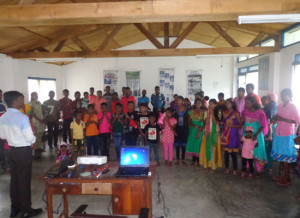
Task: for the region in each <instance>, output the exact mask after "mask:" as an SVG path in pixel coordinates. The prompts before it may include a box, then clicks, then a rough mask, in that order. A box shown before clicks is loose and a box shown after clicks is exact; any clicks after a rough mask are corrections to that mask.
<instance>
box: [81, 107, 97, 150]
mask: <svg viewBox="0 0 300 218" xmlns="http://www.w3.org/2000/svg"><path fill="white" fill-rule="evenodd" d="M83 121H84V122H85V126H86V129H85V136H86V145H87V155H92V154H93V155H99V135H98V127H97V126H98V117H97V115H96V114H95V108H94V105H93V104H89V105H88V107H87V114H85V115H84V119H83ZM92 150H93V151H92Z"/></svg>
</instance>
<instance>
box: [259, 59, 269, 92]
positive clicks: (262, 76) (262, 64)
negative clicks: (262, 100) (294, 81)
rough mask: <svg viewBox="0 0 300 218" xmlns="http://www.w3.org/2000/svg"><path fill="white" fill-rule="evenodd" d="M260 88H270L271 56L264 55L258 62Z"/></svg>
mask: <svg viewBox="0 0 300 218" xmlns="http://www.w3.org/2000/svg"><path fill="white" fill-rule="evenodd" d="M258 81H259V83H258V88H259V89H260V90H268V89H269V56H266V57H262V58H260V59H259V62H258Z"/></svg>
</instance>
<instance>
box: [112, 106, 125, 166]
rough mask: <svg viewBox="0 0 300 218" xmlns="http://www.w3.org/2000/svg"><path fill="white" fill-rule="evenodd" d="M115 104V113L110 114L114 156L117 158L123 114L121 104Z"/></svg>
mask: <svg viewBox="0 0 300 218" xmlns="http://www.w3.org/2000/svg"><path fill="white" fill-rule="evenodd" d="M115 106H116V107H115V114H113V115H112V130H113V140H114V144H115V149H116V156H117V159H118V160H119V159H120V150H121V147H122V141H123V132H124V122H125V115H124V114H123V105H122V104H121V103H117V104H116V105H115Z"/></svg>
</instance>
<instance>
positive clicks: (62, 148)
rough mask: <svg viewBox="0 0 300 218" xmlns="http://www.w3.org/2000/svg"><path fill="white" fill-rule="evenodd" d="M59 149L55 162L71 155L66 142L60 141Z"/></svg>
mask: <svg viewBox="0 0 300 218" xmlns="http://www.w3.org/2000/svg"><path fill="white" fill-rule="evenodd" d="M58 149H59V151H57V160H56V163H60V162H61V161H62V160H63V159H65V158H66V157H70V156H71V154H72V153H71V151H70V150H69V146H68V144H67V143H65V142H62V143H61V144H60V145H59V146H58Z"/></svg>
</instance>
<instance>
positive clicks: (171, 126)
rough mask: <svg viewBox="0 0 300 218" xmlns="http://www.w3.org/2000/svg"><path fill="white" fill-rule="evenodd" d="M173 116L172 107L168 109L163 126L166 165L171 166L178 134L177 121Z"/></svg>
mask: <svg viewBox="0 0 300 218" xmlns="http://www.w3.org/2000/svg"><path fill="white" fill-rule="evenodd" d="M173 115H174V111H173V110H172V109H171V108H170V107H169V108H167V110H166V115H165V117H164V119H163V124H162V143H163V144H164V156H165V165H169V166H172V160H173V144H174V136H175V134H176V132H175V126H176V124H177V120H176V119H175V118H174V117H173Z"/></svg>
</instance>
